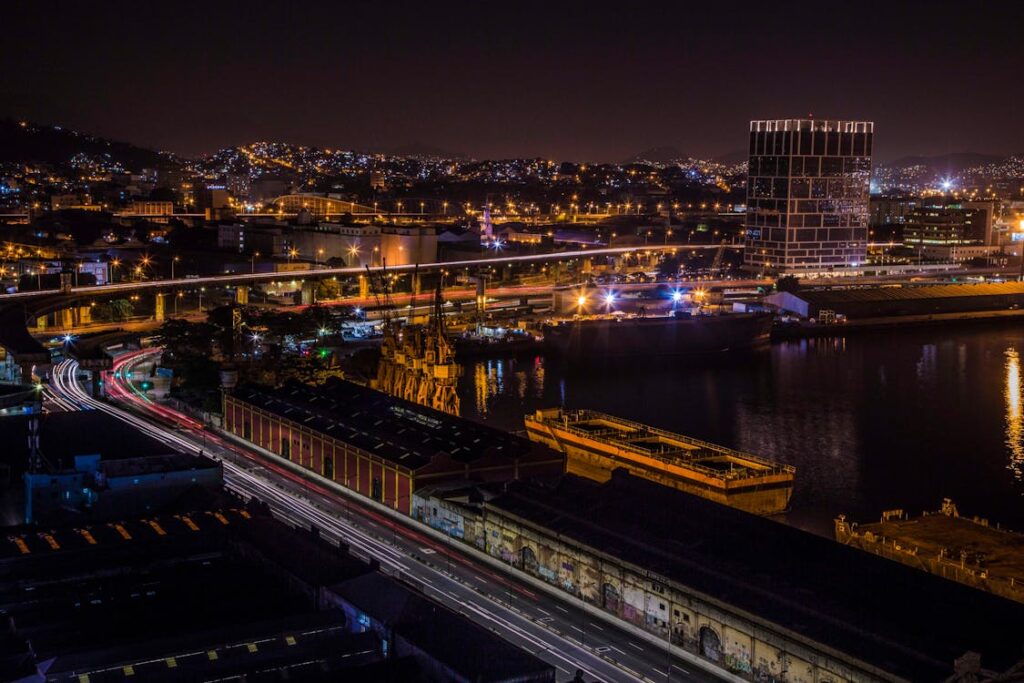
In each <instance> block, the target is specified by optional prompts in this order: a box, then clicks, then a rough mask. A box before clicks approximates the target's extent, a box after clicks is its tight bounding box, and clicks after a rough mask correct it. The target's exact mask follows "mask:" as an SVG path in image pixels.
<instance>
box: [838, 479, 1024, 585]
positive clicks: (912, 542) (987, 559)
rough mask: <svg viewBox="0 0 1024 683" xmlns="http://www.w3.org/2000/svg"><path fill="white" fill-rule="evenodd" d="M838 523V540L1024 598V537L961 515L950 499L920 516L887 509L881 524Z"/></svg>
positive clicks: (844, 519)
mask: <svg viewBox="0 0 1024 683" xmlns="http://www.w3.org/2000/svg"><path fill="white" fill-rule="evenodd" d="M835 525H836V526H835V534H836V540H837V541H839V542H840V543H844V544H846V545H851V546H854V547H856V548H860V549H861V550H865V551H867V552H870V553H874V554H875V555H881V556H882V557H886V558H888V559H890V560H895V561H897V562H901V563H903V564H909V565H911V566H913V567H916V568H918V569H923V570H924V571H927V572H930V573H932V574H937V575H939V576H942V577H944V578H947V579H950V580H951V581H958V582H960V583H964V584H967V585H968V586H973V587H975V588H978V589H980V590H984V591H986V592H990V593H996V594H997V595H1001V596H1003V597H1004V598H1009V599H1011V600H1016V601H1017V602H1024V535H1022V534H1019V533H1016V532H1013V531H1009V530H1006V529H1001V528H999V527H993V526H991V525H990V524H989V522H988V520H986V519H981V518H978V517H961V516H960V514H959V512H958V510H957V508H956V505H955V504H954V503H953V502H952V501H951V500H949V499H946V500H945V501H943V503H942V507H941V509H939V510H938V511H936V512H926V513H924V514H922V515H921V516H920V517H909V516H908V515H906V514H905V513H904V512H903V510H889V511H887V512H885V513H883V514H882V517H881V519H880V521H878V522H873V523H869V524H856V523H852V522H848V521H846V518H845V517H843V516H840V517H839V518H837V519H836V521H835Z"/></svg>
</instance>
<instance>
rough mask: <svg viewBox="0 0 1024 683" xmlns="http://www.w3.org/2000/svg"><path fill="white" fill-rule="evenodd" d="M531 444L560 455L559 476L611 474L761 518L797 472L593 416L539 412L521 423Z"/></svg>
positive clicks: (782, 499) (780, 507) (785, 496)
mask: <svg viewBox="0 0 1024 683" xmlns="http://www.w3.org/2000/svg"><path fill="white" fill-rule="evenodd" d="M524 421H525V423H526V433H527V435H528V436H529V438H530V439H531V440H533V441H537V442H540V443H544V444H546V445H548V446H549V447H551V448H553V449H555V450H557V451H559V452H561V453H563V454H564V455H565V457H566V470H567V471H568V472H570V473H572V474H577V475H580V476H584V477H587V478H590V479H594V480H596V481H607V480H609V479H610V478H611V475H612V471H613V470H615V469H617V468H625V469H626V470H628V471H629V472H630V474H633V475H636V476H639V477H643V478H645V479H650V480H651V481H655V482H658V483H659V484H662V485H664V486H668V487H671V488H675V489H679V490H680V491H686V492H687V493H692V494H695V495H698V496H701V497H703V498H707V499H709V500H713V501H716V502H718V503H723V504H725V505H729V506H731V507H735V508H739V509H741V510H745V511H747V512H752V513H755V514H760V515H771V514H777V513H780V512H783V511H785V510H786V509H787V508H788V506H789V499H790V497H791V496H792V493H793V480H794V478H795V475H796V468H794V467H792V466H790V465H783V464H779V463H775V462H772V461H770V460H767V459H765V458H761V457H758V456H756V455H751V454H749V453H742V452H740V451H735V450H732V449H730V448H726V447H724V446H719V445H716V444H712V443H708V442H706V441H701V440H699V439H694V438H692V437H689V436H684V435H682V434H676V433H673V432H668V431H665V430H662V429H657V428H655V427H650V426H648V425H644V424H640V423H637V422H632V421H629V420H624V419H622V418H619V417H614V416H612V415H606V414H605V413H599V412H596V411H593V410H562V409H559V408H551V409H544V410H538V411H536V412H535V413H534V414H532V415H527V416H526V417H525V418H524Z"/></svg>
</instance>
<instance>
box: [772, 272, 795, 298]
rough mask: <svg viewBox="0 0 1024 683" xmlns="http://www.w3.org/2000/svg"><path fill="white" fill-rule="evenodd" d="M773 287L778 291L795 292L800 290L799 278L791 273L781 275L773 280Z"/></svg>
mask: <svg viewBox="0 0 1024 683" xmlns="http://www.w3.org/2000/svg"><path fill="white" fill-rule="evenodd" d="M775 289H776V290H777V291H779V292H790V293H791V294H795V293H796V292H799V291H800V280H799V279H798V278H796V277H794V276H793V275H783V276H782V277H780V278H779V279H778V280H776V281H775Z"/></svg>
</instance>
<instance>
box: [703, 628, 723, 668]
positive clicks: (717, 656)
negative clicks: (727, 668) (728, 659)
mask: <svg viewBox="0 0 1024 683" xmlns="http://www.w3.org/2000/svg"><path fill="white" fill-rule="evenodd" d="M699 645H700V653H701V654H702V655H704V656H705V657H707V658H708V659H710V660H711V661H712V662H719V661H721V660H722V639H721V638H719V637H718V634H717V633H715V631H714V629H711V628H708V627H707V626H701V627H700V638H699Z"/></svg>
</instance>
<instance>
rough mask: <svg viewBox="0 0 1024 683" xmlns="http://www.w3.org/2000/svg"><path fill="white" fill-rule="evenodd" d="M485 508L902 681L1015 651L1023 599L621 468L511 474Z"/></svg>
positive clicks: (1003, 660)
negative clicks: (556, 476) (593, 473)
mask: <svg viewBox="0 0 1024 683" xmlns="http://www.w3.org/2000/svg"><path fill="white" fill-rule="evenodd" d="M487 506H488V507H490V508H496V509H500V510H502V511H505V512H507V513H510V514H512V515H515V516H517V517H519V518H521V519H524V520H527V521H530V522H532V523H533V524H535V525H537V526H539V527H543V528H545V529H548V530H550V531H551V532H553V533H557V534H560V535H561V536H562V537H563V538H570V539H575V540H576V541H577V542H580V543H583V544H585V545H587V546H590V547H592V548H598V549H600V550H601V551H603V552H604V553H606V554H608V555H612V556H614V557H617V558H621V559H623V560H625V561H627V562H631V563H633V564H635V565H637V566H640V567H643V568H644V569H646V570H648V571H650V572H653V573H657V574H660V575H662V576H665V577H667V578H669V579H672V580H674V581H675V582H677V583H678V584H680V585H682V586H686V587H688V588H689V589H691V590H693V591H695V592H697V593H698V594H704V595H706V596H709V597H711V598H713V599H717V600H719V601H721V602H723V603H725V604H728V605H731V606H733V607H735V608H736V609H739V610H742V611H745V612H747V613H749V614H751V615H757V616H758V617H760V618H761V619H764V620H767V621H769V622H771V623H774V624H778V625H780V626H782V627H784V628H786V629H789V630H791V631H793V632H795V633H797V634H799V635H801V636H803V637H806V638H808V639H809V640H811V641H814V642H817V643H822V644H824V645H827V646H830V647H832V648H834V649H835V650H838V651H841V652H845V653H847V654H848V655H850V656H852V657H854V658H857V659H859V660H861V661H864V662H868V663H870V664H872V665H874V666H876V667H878V668H880V669H883V670H884V671H887V672H890V673H892V674H895V675H897V676H901V677H904V678H906V679H909V680H915V681H926V680H942V679H944V678H945V677H946V676H948V675H949V673H950V672H951V671H952V665H953V660H954V659H955V658H957V657H960V656H962V655H963V654H964V653H965V652H967V651H975V652H979V653H981V655H982V663H983V666H985V668H987V669H997V670H1005V669H1006V668H1008V667H1009V666H1011V665H1012V664H1014V663H1015V662H1016V661H1017V660H1018V659H1020V657H1021V639H1020V633H1019V631H1017V630H1016V629H1010V628H1007V625H1008V624H1018V623H1024V605H1021V604H1017V603H1013V602H1010V601H1008V600H1004V599H1002V598H998V597H995V596H992V595H990V594H987V593H983V592H980V591H977V590H974V589H971V588H968V587H966V586H962V585H960V584H957V583H953V582H949V581H946V580H944V579H941V578H939V577H937V576H932V575H930V574H925V573H922V572H919V571H917V570H915V569H912V568H910V567H906V566H903V565H901V564H898V563H895V562H891V561H889V560H885V559H882V558H879V557H875V556H874V555H871V554H868V553H865V552H862V551H859V550H856V549H853V548H849V547H847V546H844V545H841V544H839V543H836V542H834V541H832V540H830V539H826V538H822V537H820V536H815V535H813V534H810V533H807V532H804V531H801V530H799V529H796V528H793V527H789V526H786V525H783V524H780V523H778V522H774V521H772V520H769V519H766V518H762V517H757V516H755V515H751V514H747V513H744V512H741V511H739V510H734V509H732V508H728V507H725V506H722V505H718V504H716V503H713V502H711V501H707V500H704V499H702V498H699V497H697V496H691V495H688V494H686V493H682V492H680V491H675V490H672V489H668V488H665V487H662V486H659V485H658V484H655V483H651V482H647V481H645V480H642V479H639V478H637V477H632V476H629V475H628V474H624V473H623V472H621V471H616V473H615V475H614V476H613V477H612V479H611V480H610V481H608V482H606V483H604V484H597V483H594V482H591V481H589V480H586V479H583V478H580V477H575V476H571V475H566V476H565V477H563V479H562V480H561V482H560V483H559V484H558V485H557V486H555V487H543V486H541V485H539V484H536V483H516V484H513V485H510V487H509V490H508V492H507V493H505V494H503V495H500V496H498V497H496V498H495V499H493V500H492V501H490V502H488V503H487ZM795 558H799V559H798V560H797V559H795ZM938 615H941V623H942V627H941V628H937V627H936V618H938Z"/></svg>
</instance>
